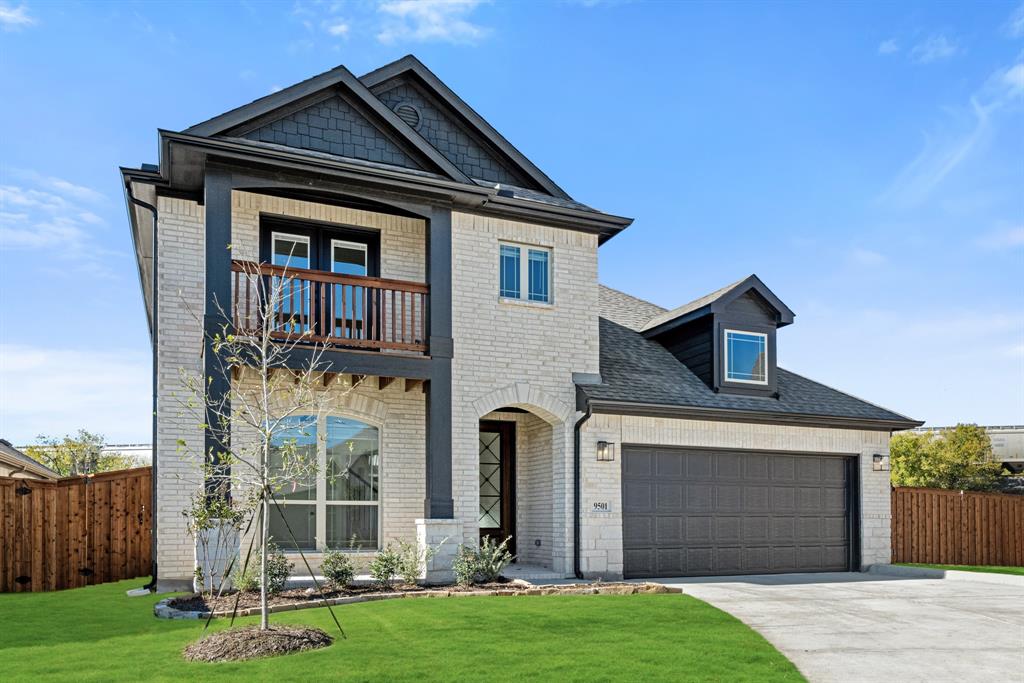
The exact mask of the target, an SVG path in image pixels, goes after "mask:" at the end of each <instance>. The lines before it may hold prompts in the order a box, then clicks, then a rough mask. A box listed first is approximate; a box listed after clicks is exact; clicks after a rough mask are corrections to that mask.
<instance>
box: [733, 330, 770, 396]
mask: <svg viewBox="0 0 1024 683" xmlns="http://www.w3.org/2000/svg"><path fill="white" fill-rule="evenodd" d="M730 332H732V333H733V334H745V335H748V336H751V337H761V338H762V339H764V379H763V380H758V379H735V378H732V377H729V333H730ZM722 359H723V361H722V377H723V378H724V380H723V381H726V382H737V383H739V384H756V385H758V386H762V387H763V386H767V384H768V372H769V368H768V335H767V334H765V333H764V332H751V331H750V330H731V329H728V328H726V329H724V330H722Z"/></svg>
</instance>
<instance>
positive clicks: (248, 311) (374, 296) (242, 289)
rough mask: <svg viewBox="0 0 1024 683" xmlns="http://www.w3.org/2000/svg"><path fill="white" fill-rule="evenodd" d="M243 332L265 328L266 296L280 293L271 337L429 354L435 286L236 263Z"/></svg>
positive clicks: (237, 314)
mask: <svg viewBox="0 0 1024 683" xmlns="http://www.w3.org/2000/svg"><path fill="white" fill-rule="evenodd" d="M231 270H232V272H233V274H234V276H233V277H234V293H233V299H234V300H233V320H234V327H235V331H236V333H238V334H253V333H258V331H259V330H260V329H261V323H262V322H263V321H262V320H261V318H260V315H261V310H262V307H261V306H260V302H261V300H263V298H264V297H266V296H267V295H268V293H271V292H275V293H277V297H276V298H277V299H278V302H277V304H276V305H275V306H274V312H273V315H274V320H273V321H272V325H271V327H272V332H271V336H273V337H274V338H276V339H281V340H288V341H298V342H301V343H310V344H323V345H324V346H325V347H328V348H346V349H360V350H364V351H405V352H411V353H419V354H426V353H427V351H428V346H427V306H428V303H429V299H428V296H429V292H430V288H429V287H428V286H427V285H426V284H424V283H422V282H407V281H405V280H388V279H383V278H376V277H362V276H355V275H339V274H337V273H329V272H325V271H321V270H306V269H304V268H285V267H283V266H273V265H269V264H266V263H255V262H252V261H232V262H231Z"/></svg>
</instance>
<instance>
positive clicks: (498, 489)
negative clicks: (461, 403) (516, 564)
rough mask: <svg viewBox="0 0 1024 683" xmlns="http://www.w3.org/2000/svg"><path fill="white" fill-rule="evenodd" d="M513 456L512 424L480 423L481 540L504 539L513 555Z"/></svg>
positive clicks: (492, 421) (513, 430) (514, 445)
mask: <svg viewBox="0 0 1024 683" xmlns="http://www.w3.org/2000/svg"><path fill="white" fill-rule="evenodd" d="M515 453H516V425H515V423H514V422H499V421H496V420H484V421H481V422H480V540H481V541H482V540H483V539H484V538H486V537H489V538H492V539H494V541H496V542H498V543H500V542H501V541H504V540H505V539H506V538H511V539H512V540H511V541H509V543H508V550H509V552H510V553H512V554H515V552H516V550H515V530H516V529H515V516H516V512H515V510H516V508H515V476H514V473H515Z"/></svg>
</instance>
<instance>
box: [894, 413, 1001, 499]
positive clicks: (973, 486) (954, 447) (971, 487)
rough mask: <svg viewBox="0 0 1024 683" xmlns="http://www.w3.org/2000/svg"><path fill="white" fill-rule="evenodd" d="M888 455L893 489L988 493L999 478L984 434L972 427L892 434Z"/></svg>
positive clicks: (980, 428)
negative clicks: (911, 488) (919, 488)
mask: <svg viewBox="0 0 1024 683" xmlns="http://www.w3.org/2000/svg"><path fill="white" fill-rule="evenodd" d="M889 453H890V457H891V462H892V468H891V469H892V473H891V479H892V484H893V486H921V487H924V488H933V489H952V490H954V491H960V490H965V491H988V490H991V489H993V488H995V487H996V485H997V483H998V482H999V480H1000V478H1001V475H1002V474H1003V467H1002V465H1001V464H1000V463H999V462H998V461H995V460H993V459H992V441H991V439H990V438H989V436H988V432H986V431H985V429H984V428H983V427H979V426H977V425H972V424H958V425H957V426H956V427H953V428H952V429H942V430H939V431H938V432H923V433H919V432H902V433H900V434H896V435H895V436H893V437H892V440H891V441H890V442H889Z"/></svg>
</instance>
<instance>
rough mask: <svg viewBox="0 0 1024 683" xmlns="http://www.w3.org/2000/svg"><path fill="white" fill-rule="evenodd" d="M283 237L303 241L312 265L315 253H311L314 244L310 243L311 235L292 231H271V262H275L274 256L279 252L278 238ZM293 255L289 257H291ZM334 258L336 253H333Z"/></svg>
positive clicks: (293, 240)
mask: <svg viewBox="0 0 1024 683" xmlns="http://www.w3.org/2000/svg"><path fill="white" fill-rule="evenodd" d="M278 237H282V238H285V239H288V240H289V241H291V242H303V243H304V244H305V245H306V261H308V262H309V264H310V265H311V264H312V263H313V254H312V253H311V249H312V246H311V245H310V243H309V237H308V236H307V235H296V234H294V233H291V232H277V231H274V232H272V233H270V262H271V263H273V262H274V256H275V255H276V254H277V238H278ZM290 258H291V257H289V259H290ZM331 258H332V259H333V258H334V255H333V254H332V255H331ZM282 267H283V268H289V269H291V268H298V266H292V265H287V266H282Z"/></svg>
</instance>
